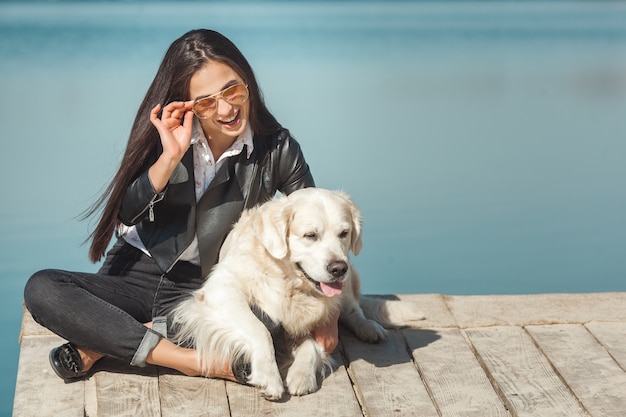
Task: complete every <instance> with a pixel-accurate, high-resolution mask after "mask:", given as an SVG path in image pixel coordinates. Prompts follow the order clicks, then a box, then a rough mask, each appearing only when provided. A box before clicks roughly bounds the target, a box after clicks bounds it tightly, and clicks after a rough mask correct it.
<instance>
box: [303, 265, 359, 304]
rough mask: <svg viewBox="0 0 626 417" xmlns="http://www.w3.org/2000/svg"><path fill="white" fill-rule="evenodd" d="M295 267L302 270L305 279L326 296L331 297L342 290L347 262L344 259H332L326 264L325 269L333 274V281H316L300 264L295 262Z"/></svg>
mask: <svg viewBox="0 0 626 417" xmlns="http://www.w3.org/2000/svg"><path fill="white" fill-rule="evenodd" d="M296 267H298V269H299V270H300V272H302V274H303V275H304V276H305V278H306V279H308V280H309V281H310V282H311V283H312V284H313V285H314V286H315V289H316V290H318V291H319V292H321V293H322V294H324V295H325V296H326V297H333V296H335V295H340V294H341V291H342V290H343V279H342V278H343V277H345V276H346V273H347V272H348V264H347V263H346V262H344V261H334V262H331V263H329V264H328V265H327V266H326V270H327V271H328V273H330V274H331V275H332V276H333V279H334V280H333V281H331V282H322V281H316V280H314V279H313V278H311V276H310V275H309V274H307V273H306V271H305V270H304V268H302V265H300V264H299V263H296Z"/></svg>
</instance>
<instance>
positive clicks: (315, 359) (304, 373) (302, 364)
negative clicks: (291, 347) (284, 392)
mask: <svg viewBox="0 0 626 417" xmlns="http://www.w3.org/2000/svg"><path fill="white" fill-rule="evenodd" d="M324 362H327V363H328V364H330V359H328V358H327V356H326V354H325V353H324V350H323V348H322V346H320V345H319V343H317V342H316V341H315V340H314V339H312V338H310V337H308V338H306V339H304V340H303V341H302V342H301V343H300V345H299V346H298V347H296V349H295V351H294V360H293V363H292V364H291V366H290V367H289V371H288V372H287V379H286V382H287V388H288V389H289V393H290V394H291V395H306V394H310V393H312V392H315V391H317V390H318V389H319V386H318V384H317V376H318V371H320V370H321V369H322V366H323V364H324Z"/></svg>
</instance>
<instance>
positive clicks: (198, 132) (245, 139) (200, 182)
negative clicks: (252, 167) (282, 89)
mask: <svg viewBox="0 0 626 417" xmlns="http://www.w3.org/2000/svg"><path fill="white" fill-rule="evenodd" d="M191 143H192V145H191V146H193V174H194V177H195V188H196V202H198V201H200V198H202V195H203V194H204V192H205V191H206V190H207V188H208V187H209V184H211V181H213V179H214V178H215V175H216V174H217V171H219V169H220V167H221V166H222V165H224V163H225V162H226V160H227V159H228V158H230V157H233V156H237V155H239V154H241V152H242V151H243V149H244V145H247V148H246V150H247V152H246V153H247V155H246V157H247V158H250V155H251V154H252V151H253V150H254V143H253V141H252V129H251V128H250V124H248V125H247V126H246V130H245V131H244V132H243V133H242V134H241V135H239V137H237V139H235V142H233V144H232V145H230V147H229V148H228V149H227V150H226V151H225V152H224V153H223V154H222V155H221V156H220V157H219V159H218V160H217V161H216V160H215V158H214V157H213V153H212V152H211V148H210V147H209V142H208V140H207V138H206V137H205V136H204V131H203V130H202V127H201V126H200V122H199V121H198V119H194V123H193V132H192V136H191ZM118 233H119V234H120V236H122V237H123V238H124V240H126V242H128V243H129V244H131V245H133V246H134V247H136V248H138V249H141V250H142V251H143V252H144V253H146V254H147V255H149V256H151V255H150V252H148V250H147V249H146V247H145V245H144V244H143V242H142V241H141V238H140V237H139V233H138V232H137V228H136V227H135V226H126V225H123V224H122V225H121V226H120V227H119V228H118ZM179 260H181V261H189V262H192V263H194V264H197V265H199V264H200V254H199V252H198V237H197V236H196V237H194V239H193V241H192V242H191V244H190V245H189V247H188V248H187V249H185V251H184V252H183V254H182V255H181V256H180V258H179Z"/></svg>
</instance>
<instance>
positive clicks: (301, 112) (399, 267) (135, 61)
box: [0, 1, 626, 415]
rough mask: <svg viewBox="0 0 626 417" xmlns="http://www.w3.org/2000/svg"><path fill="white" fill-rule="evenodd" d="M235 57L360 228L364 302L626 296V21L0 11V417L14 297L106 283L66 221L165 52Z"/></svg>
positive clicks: (517, 9)
mask: <svg viewBox="0 0 626 417" xmlns="http://www.w3.org/2000/svg"><path fill="white" fill-rule="evenodd" d="M196 27H209V28H213V29H217V30H219V31H221V32H223V33H224V34H226V35H227V36H229V37H230V38H231V39H232V40H233V41H235V43H236V44H237V45H239V46H240V48H241V49H242V51H243V52H244V54H245V55H246V56H247V57H248V59H249V60H250V62H251V63H252V66H253V67H254V68H255V70H256V73H257V76H258V78H259V81H260V83H261V86H262V88H263V90H264V93H265V97H266V100H267V102H268V104H269V106H270V108H271V109H272V111H273V112H274V113H275V115H276V116H277V117H278V119H279V120H280V121H281V122H282V123H283V124H284V125H285V126H287V127H289V128H290V129H291V131H292V132H293V134H294V135H295V136H296V137H297V138H298V139H299V141H300V143H301V144H302V146H303V148H304V151H305V154H306V157H307V159H308V161H309V163H310V165H311V167H312V169H313V173H314V175H315V178H316V181H317V183H318V185H319V186H322V187H326V188H334V189H343V190H345V191H346V192H348V193H349V194H351V195H352V196H353V198H354V199H355V200H356V202H357V203H359V205H360V206H361V209H362V211H363V215H364V244H365V246H364V250H363V251H362V252H361V254H360V255H359V257H357V258H355V263H356V264H357V266H358V267H359V269H360V271H361V273H362V276H363V280H364V282H363V290H364V292H367V293H446V294H492V293H502V294H511V293H541V292H595V291H626V279H625V275H626V216H625V213H626V186H625V183H624V179H625V178H626V164H625V163H624V159H625V156H626V140H625V139H626V137H625V136H626V4H624V3H621V2H609V1H607V2H603V1H589V2H565V1H564V2H549V1H541V2H531V1H529V2H498V1H489V2H474V1H462V2H449V1H443V2H442V1H440V2H426V1H420V2H408V1H404V2H398V3H390V2H347V3H342V2H328V3H321V2H265V1H257V2H251V3H243V4H242V3H236V4H230V3H221V2H210V3H200V2H197V3H180V2H177V3H175V4H170V3H165V2H163V3H155V4H148V3H147V2H145V3H144V2H141V3H131V2H106V1H100V2H80V3H63V2H46V3H19V4H17V3H16V4H13V3H4V2H3V3H0V126H1V127H2V133H1V135H2V142H1V143H2V151H1V152H0V178H1V181H0V195H2V203H0V249H1V250H0V277H2V280H3V281H2V282H3V285H4V290H3V291H2V292H1V293H0V323H1V325H2V328H3V329H4V330H3V333H2V334H3V336H2V340H1V342H2V343H0V357H2V360H1V361H0V374H1V375H2V376H1V377H0V392H1V394H0V403H1V404H0V415H10V412H11V405H12V398H13V392H14V387H15V375H16V369H17V360H18V352H19V345H18V344H17V337H18V334H19V323H20V317H21V313H22V310H21V304H20V303H21V300H22V289H23V286H24V283H25V281H26V279H27V278H28V277H29V276H30V274H32V273H33V272H35V271H36V270H38V269H41V268H46V267H56V268H63V269H76V270H85V271H94V270H95V269H96V268H97V265H92V264H90V263H89V262H88V261H87V259H86V250H87V248H86V246H81V243H82V242H83V240H84V239H85V238H86V237H87V235H88V233H89V230H91V229H90V226H91V225H90V224H89V223H88V222H79V221H78V220H77V219H76V217H77V216H78V215H79V214H80V213H81V212H82V210H84V209H85V208H86V207H87V206H88V205H89V204H90V203H91V202H93V201H94V199H95V198H96V197H97V196H98V195H99V193H100V192H101V191H102V189H103V187H104V186H105V185H106V183H107V182H108V181H109V179H110V178H111V177H112V175H113V173H114V172H115V170H116V167H117V164H118V163H119V160H120V158H121V153H122V152H123V149H124V146H125V142H126V139H127V134H128V131H129V128H130V125H131V123H132V119H133V117H134V113H135V111H136V109H137V107H138V105H139V102H140V101H141V99H142V98H143V94H144V93H145V90H146V89H147V87H148V84H149V83H150V81H151V78H152V77H153V75H154V73H155V71H156V68H157V66H158V64H159V62H160V59H161V57H162V55H163V53H164V52H165V49H166V48H167V47H168V46H169V44H170V42H171V41H172V40H173V39H175V38H176V37H178V36H180V35H181V34H182V33H184V32H185V31H187V30H189V29H192V28H196Z"/></svg>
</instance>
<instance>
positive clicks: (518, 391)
mask: <svg viewBox="0 0 626 417" xmlns="http://www.w3.org/2000/svg"><path fill="white" fill-rule="evenodd" d="M465 333H466V334H467V335H468V337H469V339H470V341H471V343H472V344H473V346H474V348H475V350H476V352H477V353H478V355H479V357H480V358H481V360H482V362H483V363H484V365H485V367H486V369H487V370H488V371H489V375H490V377H491V378H492V379H493V381H494V382H495V384H497V387H498V389H499V390H500V392H501V395H503V396H505V397H506V402H507V404H508V406H509V409H511V410H512V414H513V415H515V416H517V417H530V416H533V417H536V416H550V417H588V414H587V413H586V412H585V411H584V410H583V409H582V407H581V406H580V404H579V403H578V401H577V400H576V398H575V397H574V396H573V395H572V393H571V392H570V390H569V388H568V387H567V386H566V385H565V384H564V383H563V382H562V381H561V379H560V378H559V376H558V375H557V374H556V373H555V372H554V370H553V369H552V366H551V364H550V363H549V362H548V360H547V359H546V358H545V357H544V356H543V355H542V354H541V352H540V351H539V350H538V349H537V348H536V346H535V345H534V343H533V341H532V339H531V338H530V336H528V334H527V333H526V332H525V331H524V329H522V328H521V327H490V328H478V329H467V330H465Z"/></svg>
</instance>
